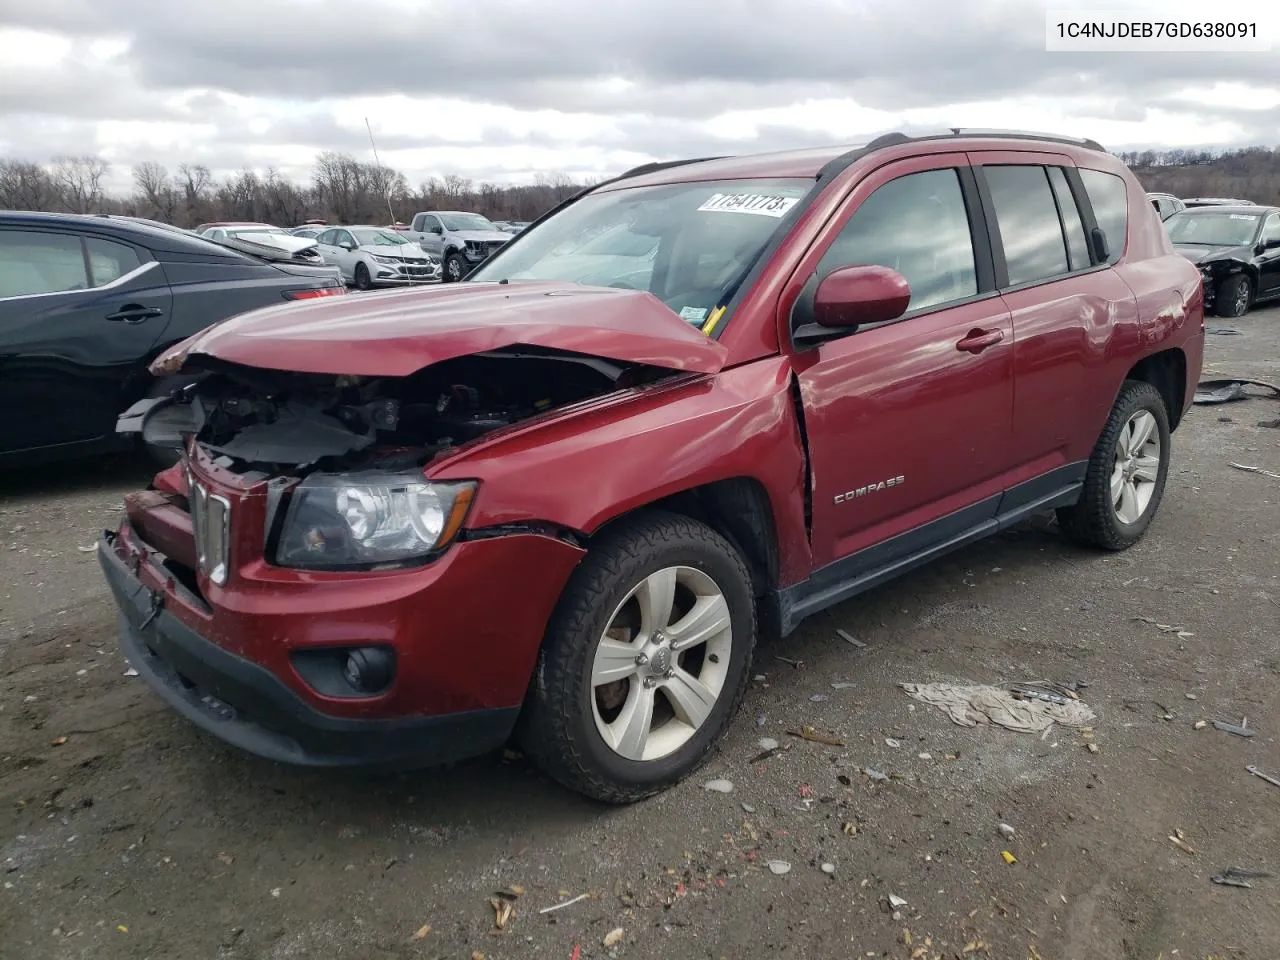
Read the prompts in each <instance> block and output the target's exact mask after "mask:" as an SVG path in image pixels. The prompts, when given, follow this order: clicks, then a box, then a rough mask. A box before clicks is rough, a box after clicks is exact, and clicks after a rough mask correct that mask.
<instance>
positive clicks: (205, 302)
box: [0, 211, 346, 465]
mask: <svg viewBox="0 0 1280 960" xmlns="http://www.w3.org/2000/svg"><path fill="white" fill-rule="evenodd" d="M343 293H346V287H345V286H344V285H343V283H342V281H341V278H340V277H339V275H338V271H337V269H336V268H335V267H333V266H328V265H325V264H322V263H319V262H316V263H301V262H298V261H297V260H296V259H294V258H293V257H292V256H291V255H290V254H289V253H287V252H285V251H283V250H281V249H280V248H276V247H271V246H266V245H260V244H256V243H250V244H242V243H239V242H238V241H236V240H235V239H234V238H229V239H226V240H224V242H222V243H216V242H214V241H212V240H209V239H206V238H205V237H202V236H199V235H197V234H196V233H194V232H192V231H188V230H182V229H180V228H177V227H171V226H168V225H167V224H161V223H156V222H154V221H148V220H143V219H140V218H135V217H116V216H98V215H73V214H51V213H22V212H7V211H6V212H3V213H0V465H11V464H16V463H19V462H21V463H23V464H27V463H31V462H33V461H39V460H51V459H59V458H64V457H73V456H82V455H89V454H95V453H99V452H104V451H107V450H110V449H115V448H119V447H121V446H123V445H125V444H128V443H133V442H138V441H139V440H141V441H142V442H143V443H144V444H145V445H146V446H147V448H148V449H150V450H151V451H152V452H153V454H155V456H156V458H157V459H158V460H160V461H161V462H169V461H171V460H172V459H173V458H174V457H175V456H176V450H175V447H176V444H177V437H176V434H175V433H174V431H173V430H172V424H166V422H165V420H164V419H163V418H153V419H152V420H151V422H150V423H149V430H150V432H149V433H148V434H147V435H145V436H141V437H139V436H138V435H137V434H136V433H135V434H133V435H129V434H125V435H122V434H119V433H117V430H116V420H117V417H118V416H120V414H121V412H122V411H124V410H125V409H126V408H128V407H129V406H130V405H131V404H134V403H135V402H136V401H139V400H144V399H147V398H150V399H151V400H159V399H162V398H164V397H166V396H167V395H168V394H169V393H170V392H171V391H172V390H174V389H177V388H179V387H181V386H182V385H183V383H182V382H181V381H179V380H174V379H171V378H156V377H154V376H152V375H151V374H150V373H149V372H148V370H147V365H148V364H149V363H150V362H151V361H152V360H153V359H154V358H155V357H156V356H157V355H158V354H159V353H160V352H162V351H163V350H165V349H167V348H168V347H169V346H170V345H172V344H174V343H177V342H178V341H180V340H184V339H185V338H187V337H189V336H191V335H192V334H194V333H197V332H199V331H201V330H204V329H205V328H207V327H209V326H211V325H212V324H215V323H217V322H219V321H221V320H225V319H227V318H228V317H233V316H235V315H237V314H241V313H245V312H246V311H250V310H255V309H257V308H259V307H265V306H270V305H273V304H278V303H285V302H288V301H293V300H306V299H313V298H316V297H329V296H334V295H336V294H343Z"/></svg>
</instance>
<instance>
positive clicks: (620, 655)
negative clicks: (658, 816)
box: [590, 566, 733, 761]
mask: <svg viewBox="0 0 1280 960" xmlns="http://www.w3.org/2000/svg"><path fill="white" fill-rule="evenodd" d="M732 649H733V630H732V626H731V622H730V617H729V605H728V602H727V601H726V600H725V596H724V594H723V592H722V591H721V590H720V588H719V587H718V586H717V585H716V582H715V581H714V580H713V579H712V578H711V577H709V576H708V575H707V574H706V573H704V572H703V571H701V570H698V569H695V568H693V567H684V566H680V567H666V568H664V569H662V570H658V571H656V572H655V573H652V574H650V575H649V576H647V577H645V579H644V580H642V581H640V583H638V584H637V585H636V586H635V587H634V588H633V589H632V590H631V592H630V593H628V594H627V596H626V597H625V598H624V599H623V601H622V602H621V603H620V604H619V605H618V607H617V609H615V610H614V612H613V615H612V616H611V617H610V618H609V621H608V626H606V628H605V630H604V634H603V635H602V636H601V637H600V640H599V642H598V643H597V645H596V650H595V655H594V658H593V660H592V665H591V680H590V687H591V690H590V692H591V710H592V715H593V716H594V718H595V724H596V730H597V732H599V734H600V737H601V738H602V739H603V740H604V742H605V744H606V745H607V746H609V748H610V749H612V750H613V751H614V752H615V753H617V754H619V755H620V756H622V757H625V758H626V759H628V760H637V761H647V760H657V759H660V758H662V757H665V756H668V755H670V754H672V753H674V752H675V751H676V750H679V749H680V748H681V747H682V746H684V745H685V744H686V743H687V742H688V741H689V739H690V738H691V737H693V735H694V734H695V733H697V731H698V730H699V729H700V728H701V727H702V725H703V724H704V723H706V721H707V718H708V717H709V716H710V715H711V712H712V711H713V710H714V708H715V706H716V704H717V703H718V702H719V700H720V697H721V695H722V694H723V693H724V690H725V682H726V679H727V677H728V673H729V662H730V653H731V651H732Z"/></svg>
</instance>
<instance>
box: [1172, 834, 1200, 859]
mask: <svg viewBox="0 0 1280 960" xmlns="http://www.w3.org/2000/svg"><path fill="white" fill-rule="evenodd" d="M1169 842H1170V843H1172V844H1173V845H1174V846H1175V847H1177V848H1178V849H1179V850H1181V851H1182V852H1183V853H1190V854H1195V852H1196V851H1195V847H1193V846H1191V844H1189V843H1187V835H1186V834H1185V833H1183V832H1182V831H1181V830H1175V831H1173V833H1171V834H1169Z"/></svg>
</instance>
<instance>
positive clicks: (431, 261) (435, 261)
mask: <svg viewBox="0 0 1280 960" xmlns="http://www.w3.org/2000/svg"><path fill="white" fill-rule="evenodd" d="M427 265H428V266H432V267H438V266H440V258H439V257H434V256H429V257H427Z"/></svg>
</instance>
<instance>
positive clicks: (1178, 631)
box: [1130, 617, 1195, 640]
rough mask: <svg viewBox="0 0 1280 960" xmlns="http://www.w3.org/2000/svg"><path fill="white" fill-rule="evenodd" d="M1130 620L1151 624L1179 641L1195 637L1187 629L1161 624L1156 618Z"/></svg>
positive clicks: (1133, 618) (1134, 618)
mask: <svg viewBox="0 0 1280 960" xmlns="http://www.w3.org/2000/svg"><path fill="white" fill-rule="evenodd" d="M1130 619H1132V620H1137V621H1139V622H1140V623H1149V624H1151V625H1152V626H1153V627H1155V628H1156V629H1157V630H1160V631H1162V632H1163V633H1172V634H1174V635H1175V636H1177V638H1178V639H1179V640H1185V639H1187V638H1188V637H1194V636H1195V634H1194V633H1192V632H1191V631H1189V630H1188V629H1187V628H1186V627H1175V626H1172V625H1170V624H1167V623H1161V622H1160V621H1158V620H1156V619H1155V617H1131V618H1130Z"/></svg>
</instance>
